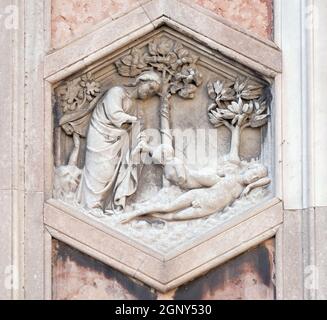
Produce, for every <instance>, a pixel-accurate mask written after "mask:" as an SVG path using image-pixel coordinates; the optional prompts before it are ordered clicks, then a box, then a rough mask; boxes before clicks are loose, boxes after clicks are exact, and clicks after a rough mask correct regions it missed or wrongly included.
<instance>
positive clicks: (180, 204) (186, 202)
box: [121, 190, 195, 223]
mask: <svg viewBox="0 0 327 320" xmlns="http://www.w3.org/2000/svg"><path fill="white" fill-rule="evenodd" d="M194 199H195V194H194V190H191V191H188V192H186V193H184V194H183V195H181V196H180V197H178V198H177V199H176V200H175V201H173V202H171V203H168V204H153V205H149V206H146V207H144V208H140V209H138V210H135V211H131V212H130V213H127V216H125V218H124V219H123V220H122V221H121V223H127V222H129V221H131V220H133V219H135V218H136V217H141V216H145V215H147V214H150V213H158V212H160V213H170V212H175V211H178V210H181V209H184V208H187V207H190V206H191V205H192V202H193V200H194Z"/></svg>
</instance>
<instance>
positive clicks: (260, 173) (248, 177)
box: [242, 163, 268, 185]
mask: <svg viewBox="0 0 327 320" xmlns="http://www.w3.org/2000/svg"><path fill="white" fill-rule="evenodd" d="M267 176H268V169H267V167H266V166H264V165H263V164H259V163H256V164H253V165H250V166H249V167H248V169H247V170H246V171H245V172H244V173H243V174H242V178H243V182H244V184H246V185H249V184H251V183H253V182H256V181H258V180H260V179H262V178H265V177H267Z"/></svg>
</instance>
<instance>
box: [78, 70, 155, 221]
mask: <svg viewBox="0 0 327 320" xmlns="http://www.w3.org/2000/svg"><path fill="white" fill-rule="evenodd" d="M160 88H161V79H160V77H159V76H158V75H157V74H156V73H155V72H153V71H147V72H145V73H143V74H141V75H139V76H138V77H137V79H136V82H135V87H132V88H125V87H119V86H117V87H113V88H111V89H110V90H109V91H108V92H107V93H106V94H105V95H104V97H103V98H102V99H101V100H100V101H99V102H98V104H97V106H96V107H95V109H94V111H93V114H92V117H91V121H90V125H89V129H88V134H87V141H86V157H85V166H84V169H83V173H82V178H81V183H80V186H79V188H78V191H77V202H78V203H79V204H80V205H81V206H82V207H83V208H84V209H85V210H88V211H89V212H90V213H91V214H93V215H96V216H102V215H103V214H104V211H105V210H106V209H108V210H111V209H115V208H117V207H120V208H124V207H125V201H126V197H128V196H130V195H132V194H133V193H134V192H135V191H136V188H137V185H138V174H139V173H138V168H137V166H135V165H134V164H135V163H136V160H135V157H136V156H137V155H138V153H139V152H141V151H142V150H143V149H144V148H146V141H145V140H144V137H141V138H140V139H139V141H138V144H137V146H135V147H134V149H133V150H131V151H130V149H129V148H130V138H131V137H130V131H131V128H132V124H133V123H135V122H137V121H138V118H137V117H136V116H135V115H134V113H135V110H133V108H134V107H135V106H134V100H135V99H142V100H145V99H147V98H149V97H151V96H153V95H155V94H158V93H159V92H160Z"/></svg>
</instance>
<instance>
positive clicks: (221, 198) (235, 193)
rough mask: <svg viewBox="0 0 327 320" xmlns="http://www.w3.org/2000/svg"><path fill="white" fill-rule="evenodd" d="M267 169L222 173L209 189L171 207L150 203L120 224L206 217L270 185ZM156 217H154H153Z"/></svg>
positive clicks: (194, 192)
mask: <svg viewBox="0 0 327 320" xmlns="http://www.w3.org/2000/svg"><path fill="white" fill-rule="evenodd" d="M267 176H268V171H267V168H266V167H265V166H263V165H260V164H255V165H253V166H250V167H249V168H247V170H245V172H242V173H239V172H233V173H228V172H226V175H225V177H223V178H220V179H218V181H217V182H216V183H215V184H213V185H212V186H211V187H209V188H201V189H193V190H190V191H188V192H186V193H184V194H182V195H181V196H179V197H178V198H177V199H175V200H174V201H173V202H171V203H165V204H162V203H159V204H156V203H151V204H148V205H144V206H143V207H141V208H139V209H137V210H135V211H132V212H130V213H127V214H126V216H125V217H124V219H123V220H122V223H127V222H129V221H130V220H132V219H134V218H136V217H140V216H144V215H147V214H155V215H154V216H156V217H160V218H162V219H164V220H189V219H198V218H203V217H206V216H208V215H210V214H212V213H214V212H219V211H221V210H222V209H224V208H225V207H228V206H230V205H231V204H233V202H234V201H235V200H236V199H238V198H239V197H240V196H241V195H247V194H248V193H249V192H250V191H251V190H252V189H254V188H258V187H263V186H266V185H268V184H269V183H270V179H269V178H268V177H267ZM156 213H157V214H156Z"/></svg>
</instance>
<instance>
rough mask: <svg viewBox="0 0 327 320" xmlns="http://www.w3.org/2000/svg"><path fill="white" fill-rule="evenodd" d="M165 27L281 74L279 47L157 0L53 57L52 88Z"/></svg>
mask: <svg viewBox="0 0 327 320" xmlns="http://www.w3.org/2000/svg"><path fill="white" fill-rule="evenodd" d="M203 21H206V22H207V23H205V24H204V23H203ZM161 25H167V26H169V27H171V28H173V29H176V30H179V31H181V32H183V33H185V34H187V35H189V36H190V37H194V38H198V39H199V40H200V41H201V42H203V43H206V44H207V45H208V46H210V47H211V48H212V49H213V50H217V51H219V52H221V53H222V54H224V55H226V56H229V57H231V58H233V59H235V60H236V61H238V62H240V63H242V64H244V65H246V66H249V67H251V68H253V69H254V70H257V71H258V72H261V73H263V74H265V75H267V76H275V75H276V74H277V73H280V72H281V65H282V64H281V52H280V50H279V49H278V47H277V46H276V45H275V44H274V43H273V42H271V41H267V40H263V39H259V38H256V37H255V36H253V34H250V33H248V32H247V31H245V30H243V29H239V28H237V27H235V26H231V25H230V24H228V23H227V22H226V20H224V19H221V18H220V17H219V16H217V15H213V14H211V13H209V12H208V11H207V10H202V9H201V8H199V7H194V6H193V5H190V4H189V3H184V2H182V1H178V0H169V1H167V0H155V1H151V2H148V3H146V4H144V5H143V6H142V7H139V8H137V9H135V10H133V11H131V12H130V13H129V14H127V15H124V16H122V17H120V18H118V19H116V20H114V21H110V22H108V23H107V24H106V25H104V26H101V27H100V28H99V29H97V30H95V31H93V32H92V33H90V34H87V35H85V36H84V37H82V38H81V39H78V40H76V41H74V42H72V43H70V44H68V45H67V46H65V47H63V48H61V49H59V50H56V51H54V52H52V53H49V54H48V55H47V56H46V59H45V78H46V79H47V81H49V82H52V83H54V82H56V81H58V80H60V79H63V78H65V77H67V76H69V75H71V74H72V73H74V72H76V71H78V70H79V69H82V68H85V67H87V66H88V65H90V64H92V63H94V62H95V61H97V60H99V59H101V58H103V57H105V56H107V55H109V54H110V53H112V52H113V51H115V50H117V49H118V48H120V47H123V46H124V45H126V44H127V43H129V42H132V41H134V40H137V39H139V38H140V37H142V36H144V35H145V34H147V33H149V32H151V31H153V30H154V29H156V28H157V27H159V26H161Z"/></svg>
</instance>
